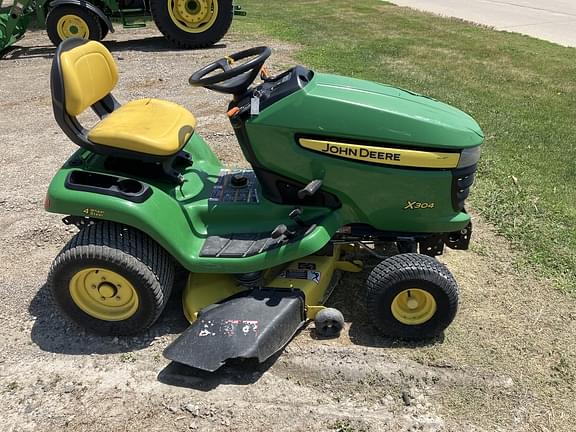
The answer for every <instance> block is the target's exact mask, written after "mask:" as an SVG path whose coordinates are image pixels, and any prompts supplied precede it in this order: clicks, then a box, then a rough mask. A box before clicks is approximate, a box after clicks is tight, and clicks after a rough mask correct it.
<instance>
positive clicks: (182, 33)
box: [150, 0, 234, 49]
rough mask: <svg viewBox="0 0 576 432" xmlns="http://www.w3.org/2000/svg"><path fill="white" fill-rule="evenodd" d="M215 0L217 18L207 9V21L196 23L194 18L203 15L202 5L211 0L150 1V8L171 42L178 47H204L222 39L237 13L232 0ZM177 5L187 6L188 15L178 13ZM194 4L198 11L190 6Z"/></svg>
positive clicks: (160, 28)
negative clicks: (183, 16)
mask: <svg viewBox="0 0 576 432" xmlns="http://www.w3.org/2000/svg"><path fill="white" fill-rule="evenodd" d="M214 2H215V4H216V5H217V13H216V15H215V17H214V15H213V12H208V15H207V16H206V19H208V22H207V23H204V24H202V23H201V22H200V23H197V22H194V19H196V17H198V16H199V15H202V14H203V12H202V10H203V9H202V8H201V6H202V7H205V5H210V4H211V2H210V1H209V0H150V11H151V12H152V18H153V19H154V22H155V23H156V26H158V30H160V32H161V33H162V34H163V35H164V36H165V37H166V39H168V40H169V41H170V42H171V43H172V44H174V45H176V46H177V47H179V48H187V49H191V48H204V47H208V46H211V45H214V44H215V43H216V42H218V41H219V40H220V39H222V37H223V36H224V35H225V34H226V32H227V31H228V29H229V28H230V25H231V24H232V18H233V16H234V7H233V5H232V0H214ZM178 5H181V6H182V7H184V5H186V8H187V9H184V13H186V14H187V15H186V17H185V18H182V13H180V12H178ZM193 5H196V7H197V8H198V11H197V12H193V9H190V6H193ZM175 10H176V12H174V11H175ZM210 10H211V11H214V10H215V9H210ZM186 18H187V19H186Z"/></svg>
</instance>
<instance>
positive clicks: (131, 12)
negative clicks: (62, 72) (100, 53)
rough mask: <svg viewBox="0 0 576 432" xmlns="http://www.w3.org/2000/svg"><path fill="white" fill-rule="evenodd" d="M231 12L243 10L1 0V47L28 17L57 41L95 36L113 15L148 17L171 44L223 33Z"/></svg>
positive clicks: (141, 2) (171, 3) (203, 42)
mask: <svg viewBox="0 0 576 432" xmlns="http://www.w3.org/2000/svg"><path fill="white" fill-rule="evenodd" d="M3 4H5V5H6V6H4V7H2V5H3ZM234 14H237V15H244V14H245V13H244V12H242V11H241V10H240V7H239V6H234V5H233V4H232V0H89V1H86V0H4V2H3V0H0V53H1V52H2V51H3V50H4V49H5V48H7V47H9V46H10V45H12V44H14V43H15V42H16V41H17V40H18V39H20V38H21V37H23V36H24V33H25V32H26V30H27V28H28V25H29V23H30V22H31V21H32V20H35V21H36V22H37V24H38V25H39V26H40V27H43V26H45V27H46V31H47V33H48V36H49V38H50V40H51V41H52V42H53V43H54V44H55V45H58V44H59V43H60V42H61V41H63V40H64V39H68V38H72V37H76V38H83V39H91V40H97V41H99V40H102V39H104V38H105V37H106V36H107V35H108V32H114V26H113V24H112V21H113V20H114V21H120V22H121V23H122V25H123V26H124V27H126V28H135V27H144V26H145V25H146V23H145V20H146V19H147V18H149V17H152V19H153V20H154V22H155V23H156V25H157V26H158V29H159V30H160V31H161V32H162V33H163V34H164V36H165V37H166V38H167V39H168V40H169V41H170V42H172V43H173V44H174V45H176V46H178V47H181V48H201V47H205V46H209V45H212V44H215V43H216V42H218V41H219V40H220V39H221V38H222V37H223V36H224V35H225V34H226V32H227V31H228V29H229V28H230V24H231V23H232V17H233V15H234Z"/></svg>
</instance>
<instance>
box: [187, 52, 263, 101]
mask: <svg viewBox="0 0 576 432" xmlns="http://www.w3.org/2000/svg"><path fill="white" fill-rule="evenodd" d="M270 54H272V51H271V50H270V48H268V47H265V46H260V47H255V48H250V49H247V50H244V51H240V52H237V53H235V54H232V55H230V56H228V57H224V58H221V59H220V60H216V61H215V62H213V63H210V64H209V65H206V66H204V67H203V68H202V69H199V70H197V71H196V72H194V73H193V74H192V76H191V77H190V79H189V80H188V82H189V83H190V85H192V86H194V87H205V88H207V89H210V90H214V91H217V92H220V93H228V94H233V95H238V94H242V93H244V92H245V91H246V90H247V89H248V87H249V86H250V84H252V81H254V80H255V79H256V77H257V76H258V73H259V72H260V70H261V69H262V66H264V62H265V61H266V59H267V58H268V57H270ZM249 57H254V58H253V59H252V60H248V61H247V62H244V63H238V62H240V60H244V59H246V58H249ZM218 69H220V70H222V72H220V73H216V74H212V72H214V71H216V70H218ZM210 74H212V75H210Z"/></svg>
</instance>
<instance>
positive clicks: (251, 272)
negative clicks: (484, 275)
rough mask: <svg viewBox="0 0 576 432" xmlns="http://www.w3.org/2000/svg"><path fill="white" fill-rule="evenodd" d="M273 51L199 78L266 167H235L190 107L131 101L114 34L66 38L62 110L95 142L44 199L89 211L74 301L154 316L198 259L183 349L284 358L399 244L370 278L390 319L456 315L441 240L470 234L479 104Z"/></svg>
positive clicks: (338, 325) (56, 208)
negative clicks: (285, 64) (339, 293)
mask: <svg viewBox="0 0 576 432" xmlns="http://www.w3.org/2000/svg"><path fill="white" fill-rule="evenodd" d="M270 54H271V51H270V49H269V48H266V47H258V48H252V49H248V50H245V51H242V52H239V53H236V54H232V55H230V56H228V57H224V58H222V59H220V60H217V61H215V62H213V63H211V64H209V65H207V66H205V67H203V68H202V69H200V70H198V71H197V72H195V73H194V74H193V75H192V76H191V78H190V84H191V85H192V86H201V87H205V88H208V89H210V90H213V91H216V92H220V93H226V94H230V95H231V101H230V104H229V106H228V107H227V110H226V111H227V116H228V118H229V120H230V122H231V124H232V126H233V128H234V131H235V134H236V137H237V139H238V143H239V145H240V147H241V149H242V152H243V154H244V156H245V158H246V160H247V161H248V162H249V164H250V166H251V168H250V169H243V168H238V169H236V168H226V167H224V166H222V164H221V163H220V161H219V160H218V159H217V157H216V156H215V155H214V153H213V152H212V150H211V149H210V147H209V146H208V144H206V142H205V141H204V140H203V139H202V137H201V136H200V135H199V134H198V133H197V132H196V130H195V129H196V120H195V118H194V116H193V114H191V113H190V112H188V111H187V110H186V109H184V108H182V107H181V106H179V105H176V104H174V103H172V102H167V101H164V100H159V99H151V98H148V99H140V100H134V101H130V102H128V103H125V104H122V105H121V104H120V103H119V102H118V101H117V100H116V99H115V98H114V96H113V95H112V93H111V92H112V90H113V89H114V87H115V85H116V83H117V80H118V72H117V69H116V65H115V63H114V60H113V58H112V56H111V55H110V53H109V52H108V51H107V50H106V48H104V46H103V45H101V44H100V43H98V42H94V41H85V40H81V39H69V40H66V41H64V42H63V43H62V44H61V45H60V47H59V48H58V51H57V54H56V56H55V58H54V62H53V67H52V74H51V88H52V100H53V109H54V114H55V117H56V121H57V122H58V124H59V125H60V127H61V128H62V130H63V131H64V133H65V134H66V135H67V136H68V137H69V138H70V139H71V140H72V141H73V142H75V143H76V144H78V145H79V146H80V149H79V150H78V151H76V152H75V153H74V154H73V155H72V156H71V157H70V158H69V159H68V161H67V162H66V163H65V164H64V166H63V167H62V168H61V169H60V170H59V171H58V172H57V173H56V175H55V176H54V178H53V180H52V182H51V184H50V187H49V189H48V193H47V197H46V203H45V207H46V210H48V211H50V212H55V213H60V214H64V215H66V216H65V217H64V219H63V220H64V222H65V223H66V224H74V225H76V226H77V227H78V228H79V232H78V233H77V234H76V235H75V236H74V237H73V238H72V239H71V240H70V241H69V242H68V244H67V245H66V246H65V247H64V248H63V250H62V251H61V252H60V254H59V255H58V256H57V257H56V259H55V261H54V263H53V265H52V268H51V270H50V274H49V277H48V286H49V287H50V289H51V291H52V294H53V297H54V299H55V301H56V302H57V304H58V305H59V307H60V309H61V310H62V311H63V312H64V314H65V315H67V316H68V317H70V318H71V319H72V320H74V321H75V322H77V323H78V324H79V325H81V326H83V327H84V328H86V329H88V330H90V331H93V332H96V333H99V334H102V335H130V334H134V333H138V332H143V331H144V330H146V329H147V328H149V327H150V326H151V325H152V324H154V322H155V321H156V320H157V319H158V317H159V316H160V314H161V313H162V311H163V309H164V307H165V305H166V301H167V300H168V297H169V296H170V293H171V291H172V287H173V284H174V274H175V269H176V268H183V269H185V270H186V271H187V273H188V279H187V283H186V286H185V288H184V289H183V294H182V303H183V309H184V314H185V316H186V318H187V319H188V321H189V322H190V323H191V325H190V327H189V328H188V329H187V330H186V331H185V332H184V333H182V334H181V335H180V336H179V337H178V338H177V339H176V340H175V341H174V342H173V343H172V344H171V345H170V346H169V347H168V348H167V349H166V351H165V356H166V357H167V358H169V359H171V360H173V361H175V362H177V363H182V364H185V365H189V366H193V367H195V368H199V369H202V370H208V371H214V370H216V369H218V368H219V367H220V366H221V365H222V364H224V363H225V362H226V361H227V360H229V359H245V358H249V359H252V358H256V359H258V360H259V361H264V360H266V359H267V358H269V357H270V356H272V355H273V354H274V353H276V352H278V351H279V350H281V349H282V348H283V347H284V346H285V345H286V344H287V343H288V342H289V341H290V339H291V338H292V337H293V336H294V334H295V333H296V332H297V331H298V330H299V329H301V328H302V327H303V326H304V325H305V324H306V323H307V322H308V321H309V320H314V321H315V332H316V335H317V336H319V337H330V336H336V335H338V334H339V333H340V331H341V330H342V328H343V326H344V318H343V316H342V314H341V313H340V312H339V311H338V310H336V309H333V308H326V307H325V306H324V304H325V302H326V299H327V297H328V296H329V295H330V294H331V292H332V290H333V289H334V287H335V281H336V280H337V278H336V276H337V275H338V274H340V272H342V271H344V272H359V271H361V270H362V268H363V263H362V261H361V260H358V259H356V258H358V257H359V256H360V257H361V256H365V255H366V254H374V255H379V256H381V258H380V259H381V261H379V264H377V265H376V267H375V268H374V269H373V270H372V271H371V273H370V275H369V278H368V280H367V282H366V292H365V293H363V294H362V295H360V296H354V297H355V298H356V299H357V300H356V301H361V302H363V303H364V306H365V309H366V311H367V315H368V317H369V318H370V320H371V322H372V323H373V325H374V326H375V327H376V328H377V329H379V330H380V331H381V332H382V333H383V334H385V335H388V336H391V337H397V338H403V339H422V338H430V337H434V336H437V335H439V334H440V333H442V332H443V330H444V329H445V328H446V327H447V326H448V325H449V324H450V323H451V321H452V320H453V318H454V316H455V314H456V311H457V307H458V286H457V284H456V282H455V280H454V278H453V277H452V275H451V274H450V272H449V271H448V269H447V268H446V267H445V266H444V265H442V264H440V263H439V262H438V261H436V260H435V258H434V256H436V255H440V254H441V253H442V252H443V248H444V246H448V247H450V248H454V249H467V247H468V244H469V241H470V235H471V222H470V216H469V215H468V214H467V213H466V211H465V209H464V203H465V200H466V198H467V196H468V193H469V191H470V187H471V186H472V183H473V181H474V174H475V170H476V164H477V162H478V159H479V156H480V146H481V144H482V142H483V134H482V131H481V130H480V128H479V126H478V125H477V123H476V122H475V121H474V120H473V119H472V118H471V117H469V116H468V115H466V114H464V113H463V112H461V111H459V110H457V109H455V108H452V107H450V106H448V105H446V104H443V103H441V102H438V101H436V100H434V99H431V98H428V97H425V96H422V95H419V94H416V93H412V92H410V91H406V90H402V89H399V88H395V87H392V86H388V85H383V84H376V83H373V82H367V81H361V80H357V79H352V78H346V77H342V76H336V75H329V74H324V73H318V72H314V71H312V70H309V69H307V68H305V67H302V66H296V67H293V68H291V69H289V70H287V71H285V72H283V73H280V74H279V75H276V76H270V75H269V74H268V73H267V72H266V69H265V68H264V63H265V61H266V59H267V58H268V57H269V56H270ZM88 71H90V72H91V73H88ZM259 77H260V80H258V78H259ZM90 107H91V108H92V110H93V111H94V112H95V113H96V114H97V115H98V116H99V117H100V119H101V120H100V121H99V122H98V123H97V124H96V125H95V126H94V127H92V128H91V129H86V128H84V127H83V126H82V125H81V124H80V123H79V121H78V119H77V116H78V115H79V114H81V113H82V112H83V111H84V110H86V109H87V108H90ZM394 242H395V243H396V245H397V247H398V251H399V253H398V254H396V255H393V256H392V257H389V258H386V259H384V258H383V257H382V253H381V252H380V251H381V250H380V249H379V247H381V245H382V244H387V245H390V244H393V243H394ZM359 249H363V250H365V251H366V252H365V253H363V254H362V255H359V254H357V252H358V250H359ZM418 251H419V252H420V253H418ZM351 301H352V298H351Z"/></svg>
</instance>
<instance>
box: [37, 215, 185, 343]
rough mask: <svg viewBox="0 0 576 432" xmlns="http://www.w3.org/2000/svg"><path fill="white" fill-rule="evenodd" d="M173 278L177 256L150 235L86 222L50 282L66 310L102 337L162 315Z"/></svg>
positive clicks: (135, 328) (127, 330)
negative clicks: (175, 257) (167, 250)
mask: <svg viewBox="0 0 576 432" xmlns="http://www.w3.org/2000/svg"><path fill="white" fill-rule="evenodd" d="M173 282H174V262H173V260H172V257H171V256H170V255H168V253H167V252H166V251H165V250H164V249H162V248H161V247H160V246H159V245H158V244H157V243H156V242H155V241H154V240H152V239H151V238H150V237H148V236H147V235H146V234H144V233H142V232H141V231H138V230H136V229H134V228H131V227H127V226H124V225H120V224H116V223H112V222H98V223H95V224H93V225H88V226H85V227H84V228H82V229H81V230H80V232H79V233H78V234H76V235H75V236H74V237H73V238H72V240H70V242H68V244H67V245H66V246H65V247H64V248H63V249H62V251H61V252H60V254H59V255H58V256H57V257H56V259H55V260H54V262H53V264H52V268H51V269H50V274H49V276H48V286H49V287H50V291H51V293H52V296H53V299H54V300H55V303H56V304H57V305H58V306H59V308H60V309H61V310H62V312H63V313H64V314H65V315H66V316H67V317H69V318H70V319H71V320H73V321H75V322H76V323H77V324H79V325H80V326H81V327H84V328H85V329H87V330H89V331H91V332H94V333H98V334H101V335H130V334H134V333H138V332H141V331H144V330H146V329H147V328H149V327H150V326H151V325H152V324H154V322H155V321H156V320H157V319H158V317H159V316H160V314H161V313H162V311H163V310H164V307H165V306H166V302H167V301H168V298H169V296H170V292H171V290H172V285H173Z"/></svg>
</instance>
